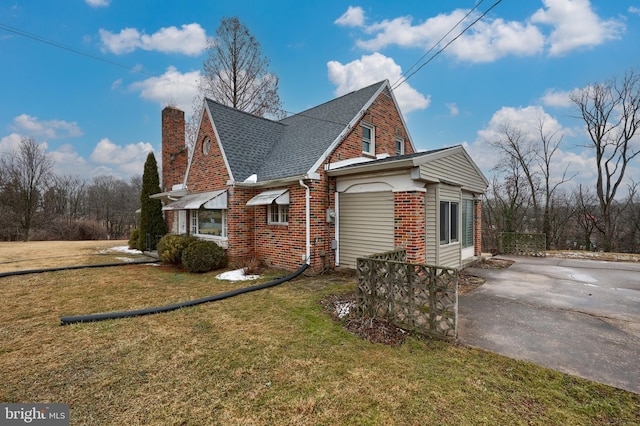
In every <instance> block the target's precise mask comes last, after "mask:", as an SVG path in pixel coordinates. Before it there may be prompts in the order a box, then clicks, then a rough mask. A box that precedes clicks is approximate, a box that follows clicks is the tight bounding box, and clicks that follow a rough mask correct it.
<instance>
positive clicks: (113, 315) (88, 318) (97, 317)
mask: <svg viewBox="0 0 640 426" xmlns="http://www.w3.org/2000/svg"><path fill="white" fill-rule="evenodd" d="M308 267H309V265H308V264H306V263H305V264H303V265H302V266H301V267H300V269H298V270H297V271H296V272H294V273H293V274H290V275H287V276H286V277H282V278H278V279H277V280H274V281H270V282H268V283H264V284H258V285H254V286H251V287H244V288H239V289H237V290H232V291H228V292H226V293H220V294H216V295H213V296H209V297H203V298H201V299H195V300H189V301H187V302H182V303H176V304H173V305H167V306H159V307H156V308H146V309H138V310H135V311H123V312H110V313H106V314H93V315H79V316H75V317H62V318H60V325H67V324H74V323H78V322H92V321H103V320H108V319H117V318H130V317H136V316H141V315H151V314H159V313H163V312H170V311H175V310H178V309H181V308H186V307H189V306H195V305H201V304H203V303H208V302H215V301H218V300H222V299H228V298H229V297H234V296H238V295H240V294H244V293H249V292H251V291H256V290H262V289H265V288H269V287H275V286H277V285H279V284H282V283H284V282H286V281H290V280H292V279H294V278H296V277H297V276H298V275H300V274H302V273H303V272H304V271H305V270H306V269H307V268H308Z"/></svg>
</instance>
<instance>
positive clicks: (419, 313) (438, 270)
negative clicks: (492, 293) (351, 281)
mask: <svg viewBox="0 0 640 426" xmlns="http://www.w3.org/2000/svg"><path fill="white" fill-rule="evenodd" d="M394 253H396V252H391V253H390V254H389V256H386V255H387V254H386V253H382V254H378V255H375V256H376V258H360V259H358V262H357V272H358V296H357V303H358V309H359V312H360V313H361V314H362V315H365V316H369V317H374V318H375V317H377V318H386V319H388V320H389V321H391V322H393V323H395V324H396V325H397V326H399V327H402V328H406V329H411V330H415V331H418V332H420V333H423V334H428V335H431V336H434V337H439V338H444V339H446V340H455V339H456V337H457V328H456V324H457V313H458V271H457V270H456V269H449V268H442V267H438V266H429V265H421V264H410V263H405V262H399V261H395V260H390V259H394V258H395V254H394ZM405 253H406V252H405ZM405 255H406V254H405Z"/></svg>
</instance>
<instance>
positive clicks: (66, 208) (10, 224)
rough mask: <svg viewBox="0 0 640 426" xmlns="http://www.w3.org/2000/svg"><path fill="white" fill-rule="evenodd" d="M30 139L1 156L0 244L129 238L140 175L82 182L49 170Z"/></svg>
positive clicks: (135, 221) (42, 152) (43, 153)
mask: <svg viewBox="0 0 640 426" xmlns="http://www.w3.org/2000/svg"><path fill="white" fill-rule="evenodd" d="M53 166H54V163H53V160H52V158H51V156H50V155H49V154H48V153H47V152H46V150H45V148H44V147H43V146H42V145H39V144H38V143H37V141H36V140H35V139H33V138H29V137H27V138H22V140H21V142H20V144H19V146H18V149H17V150H15V151H13V152H10V153H5V154H2V156H1V157H0V199H2V203H1V204H0V240H2V241H15V240H22V241H28V240H92V239H108V238H128V236H129V232H130V230H131V229H132V228H134V227H136V226H137V225H138V221H139V216H138V214H136V211H137V210H138V209H139V207H140V191H141V188H142V177H141V176H134V177H132V178H130V179H129V180H127V181H125V180H123V179H119V178H117V177H114V176H97V177H94V178H93V179H90V180H89V179H84V178H81V177H79V176H71V175H58V174H55V173H54V172H53Z"/></svg>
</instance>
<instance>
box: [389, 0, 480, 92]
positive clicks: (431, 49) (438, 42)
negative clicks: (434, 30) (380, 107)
mask: <svg viewBox="0 0 640 426" xmlns="http://www.w3.org/2000/svg"><path fill="white" fill-rule="evenodd" d="M483 1H484V0H480V1H479V2H478V3H477V4H476V5H475V6H474V7H473V8H472V9H470V10H469V12H467V14H466V15H464V16H463V17H462V18H461V19H460V20H459V21H458V22H457V23H456V24H455V25H454V26H453V27H451V29H450V30H449V31H447V33H446V34H445V35H443V36H442V37H441V38H440V40H438V41H437V42H435V43H434V44H433V46H431V47H430V48H429V50H427V51H426V52H425V53H424V55H422V56H421V57H420V59H418V60H417V61H416V62H415V63H414V64H413V65H411V67H409V68H408V69H407V70H406V71H405V72H403V73H402V74H401V76H400V78H399V79H398V80H396V81H395V83H393V84H392V85H391V87H392V88H393V87H395V86H396V84H398V83H399V82H400V81H401V80H402V78H403V77H404V76H405V75H407V73H408V72H409V71H411V70H412V69H413V68H415V66H416V65H418V64H419V63H420V61H422V60H423V59H424V58H425V56H427V55H428V54H429V53H431V52H432V51H433V49H435V48H436V47H438V45H439V44H440V43H442V41H443V40H444V39H445V38H446V37H447V36H448V35H449V34H451V33H452V32H453V30H455V29H456V28H458V26H459V25H460V24H462V23H463V22H464V20H465V19H467V18H468V17H469V15H471V14H472V13H473V12H474V11H475V10H476V9H477V8H478V7H480V5H481V4H482V2H483ZM392 90H393V89H392Z"/></svg>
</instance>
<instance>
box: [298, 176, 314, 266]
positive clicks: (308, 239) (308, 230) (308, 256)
mask: <svg viewBox="0 0 640 426" xmlns="http://www.w3.org/2000/svg"><path fill="white" fill-rule="evenodd" d="M298 183H299V184H300V186H301V187H303V188H304V189H305V196H304V200H305V216H306V217H305V219H306V220H305V222H306V239H305V240H306V245H307V253H306V261H305V263H306V264H307V265H309V264H311V223H310V220H309V219H310V214H309V203H310V199H311V195H310V192H309V187H308V186H307V185H305V183H304V182H303V181H302V179H300V180H299V181H298Z"/></svg>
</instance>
